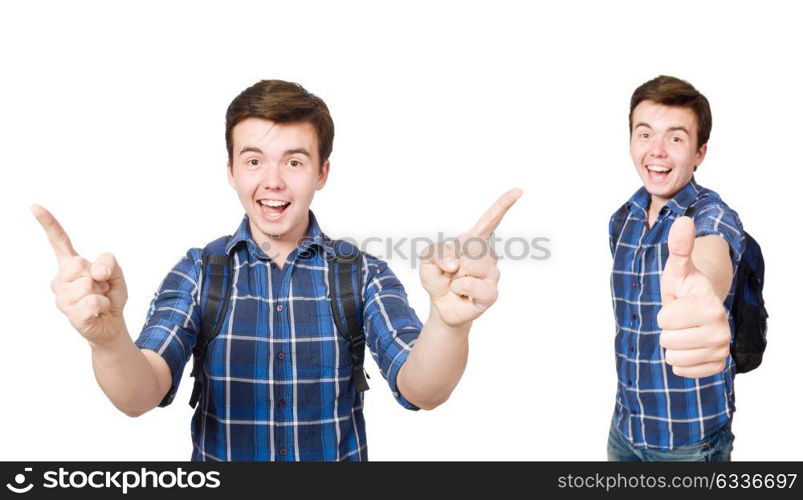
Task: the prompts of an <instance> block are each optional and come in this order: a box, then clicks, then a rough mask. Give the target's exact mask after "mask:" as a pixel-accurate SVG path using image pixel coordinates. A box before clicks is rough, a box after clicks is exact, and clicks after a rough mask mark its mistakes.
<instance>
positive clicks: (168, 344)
mask: <svg viewBox="0 0 803 500" xmlns="http://www.w3.org/2000/svg"><path fill="white" fill-rule="evenodd" d="M200 267H201V251H200V250H199V249H197V248H193V249H191V250H190V251H188V252H187V254H186V255H185V256H184V257H182V258H181V260H180V261H179V262H178V263H177V264H176V265H175V266H174V267H173V269H172V270H171V271H170V272H169V273H168V274H167V276H166V277H165V279H164V280H163V281H162V284H161V285H160V286H159V291H157V292H156V293H155V294H154V297H153V300H152V301H151V305H150V308H149V309H148V314H147V316H146V318H145V325H144V326H143V327H142V332H141V333H140V334H139V338H137V340H136V342H135V344H136V346H137V347H139V348H140V349H150V350H152V351H155V352H156V353H157V354H159V355H160V356H161V357H162V358H164V360H165V361H166V362H167V365H168V366H169V367H170V372H171V375H172V378H173V383H172V385H171V386H170V391H168V393H167V394H166V395H165V397H164V399H162V401H161V402H160V403H159V406H167V405H169V404H170V403H171V402H172V401H173V398H175V396H176V390H177V389H178V385H179V382H180V381H181V375H182V373H183V372H184V365H186V363H187V361H188V360H189V359H190V356H191V355H192V349H193V347H194V346H195V341H196V339H197V338H198V331H199V330H200V321H201V319H200V312H199V306H198V304H199V302H200V286H199V284H200V278H199V277H200Z"/></svg>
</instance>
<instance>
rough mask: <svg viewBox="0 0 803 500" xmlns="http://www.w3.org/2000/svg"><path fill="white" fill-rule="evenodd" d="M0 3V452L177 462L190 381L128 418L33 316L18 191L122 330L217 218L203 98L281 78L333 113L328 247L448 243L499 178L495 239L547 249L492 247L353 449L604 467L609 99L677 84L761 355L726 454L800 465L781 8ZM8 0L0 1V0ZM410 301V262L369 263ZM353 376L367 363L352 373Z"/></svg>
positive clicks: (791, 46)
mask: <svg viewBox="0 0 803 500" xmlns="http://www.w3.org/2000/svg"><path fill="white" fill-rule="evenodd" d="M290 3H291V2H267V1H264V0H263V1H259V2H254V3H242V2H227V3H226V6H225V7H214V8H213V7H210V6H205V5H204V4H203V3H199V2H192V3H190V2H186V3H180V2H159V3H150V2H138V3H136V4H134V3H133V2H132V3H131V4H129V5H128V6H120V5H118V4H117V3H114V4H112V3H106V2H98V3H86V2H61V3H55V2H54V3H52V4H50V3H41V2H26V3H25V4H24V6H23V4H21V3H18V2H17V3H13V4H8V3H5V4H4V6H3V7H2V10H0V51H2V52H0V54H2V76H0V89H2V91H0V106H1V107H0V109H1V111H0V165H1V167H0V168H2V170H1V172H2V173H1V174H0V175H1V176H2V177H0V179H1V180H0V190H1V191H0V203H2V209H1V210H0V214H2V230H3V241H2V245H0V252H1V254H0V262H2V263H3V264H2V265H3V268H4V272H3V277H2V280H3V286H2V288H0V307H2V320H3V321H2V324H3V328H2V331H1V332H0V336H2V341H0V459H2V460H34V459H37V460H186V459H188V458H189V456H190V451H191V444H190V433H189V424H190V417H191V409H190V408H189V406H188V405H187V404H186V401H187V399H188V397H189V392H190V389H191V383H189V379H188V378H186V377H187V376H188V372H189V370H186V371H185V373H184V376H185V379H184V382H183V383H182V386H181V389H180V391H179V394H178V396H177V397H176V401H175V403H174V404H172V405H171V406H169V407H168V408H166V409H157V410H154V411H152V412H150V413H148V414H146V415H145V416H143V417H140V418H137V419H131V418H129V417H126V416H124V415H123V414H122V413H120V412H118V411H117V410H116V409H115V408H114V407H113V406H112V405H111V403H109V402H108V400H107V399H106V398H105V396H104V395H103V394H102V392H101V391H100V389H99V388H98V387H97V385H96V383H95V380H94V377H93V374H92V369H91V364H90V352H89V348H88V346H87V344H86V342H85V341H84V340H83V339H82V338H81V337H80V336H79V335H78V334H77V333H76V332H75V331H74V330H72V328H71V327H70V325H69V323H68V322H67V320H66V318H64V317H63V316H62V315H61V313H60V312H59V311H58V310H57V309H56V307H55V305H54V303H53V295H52V293H51V291H50V287H49V285H50V280H51V279H52V278H53V276H54V275H55V272H56V262H55V259H54V257H53V254H52V251H51V249H50V248H49V246H48V244H47V240H46V239H45V236H44V234H43V232H42V230H41V228H40V227H39V226H38V224H36V221H35V219H34V218H33V216H32V215H31V214H30V212H29V207H30V205H31V204H32V203H41V204H43V205H44V206H46V207H47V208H49V209H51V210H52V211H53V212H54V213H55V214H56V216H57V217H58V218H59V219H60V220H61V222H62V223H63V225H64V226H65V228H66V229H67V231H68V232H69V234H70V235H71V237H72V239H73V243H74V244H75V246H76V249H77V250H78V251H79V252H80V253H81V254H82V255H84V256H85V257H87V258H89V259H90V260H91V259H94V258H95V257H96V256H97V255H98V254H100V253H101V252H104V251H111V252H113V253H114V254H115V255H116V257H117V258H118V259H119V261H120V263H121V265H122V266H123V270H124V272H125V273H126V278H127V283H128V287H129V295H130V299H129V302H128V305H127V309H126V318H127V322H128V324H129V328H130V330H131V332H132V335H135V336H136V335H137V334H138V333H139V329H140V328H141V326H142V323H143V320H144V318H145V313H146V310H147V307H148V304H149V301H150V299H151V297H152V295H153V293H154V291H155V290H156V289H157V287H158V285H159V283H160V282H161V280H162V278H163V277H164V275H165V274H166V273H167V271H169V269H170V268H171V267H172V266H173V264H175V262H176V261H177V260H178V259H179V257H180V256H181V255H183V254H184V252H185V251H186V250H187V249H188V248H190V247H193V246H202V245H203V244H205V243H206V242H208V241H211V240H212V239H213V238H215V237H217V236H220V235H222V234H228V233H230V232H232V231H233V230H234V229H235V228H236V226H237V224H238V223H239V222H240V219H241V216H242V208H241V206H240V204H239V202H238V199H237V198H236V195H235V193H234V191H232V190H231V188H230V187H229V186H228V184H227V182H226V177H225V161H226V154H225V145H224V135H223V133H224V120H223V118H224V112H225V109H226V106H227V105H228V104H229V102H230V101H231V99H233V98H234V97H235V96H236V95H237V93H239V92H240V91H241V90H243V89H244V88H245V87H247V86H249V85H251V84H253V83H254V82H256V81H257V80H259V79H262V78H281V79H285V80H291V81H297V82H300V83H301V84H303V85H304V86H305V87H306V88H307V89H309V90H310V91H312V92H314V93H316V94H318V95H320V96H321V97H323V98H324V100H325V101H326V102H327V103H328V105H329V107H330V109H331V112H332V115H333V117H334V120H335V123H336V139H335V145H334V153H333V155H332V158H331V160H332V172H331V176H330V181H329V183H328V185H327V186H326V187H325V189H324V190H323V191H321V192H320V193H319V194H318V195H317V197H316V199H315V201H314V203H313V209H314V210H315V212H316V214H317V215H318V218H319V220H320V222H321V224H322V226H323V228H324V230H325V231H326V232H327V233H329V234H330V235H332V236H334V237H343V236H354V237H365V236H384V237H401V236H407V237H411V236H420V235H434V234H436V233H437V232H438V231H444V232H446V233H450V234H456V233H458V232H460V231H462V230H464V229H466V228H468V227H469V226H470V225H471V224H473V222H474V220H475V219H476V218H477V217H478V216H479V215H480V214H481V213H482V212H483V211H484V210H485V209H486V207H487V206H488V205H490V203H491V202H492V201H493V200H494V199H496V197H497V196H498V195H499V194H501V193H502V192H504V191H505V190H507V189H508V188H511V187H514V186H518V187H521V188H523V189H524V196H523V197H522V198H521V199H520V200H519V202H518V204H517V205H516V206H515V207H514V208H513V209H512V210H511V211H510V212H509V214H508V216H507V218H506V219H505V220H504V222H503V224H502V226H501V227H500V229H499V231H498V235H499V236H501V237H508V238H509V237H514V236H523V237H527V238H534V237H538V236H544V237H548V238H550V239H551V243H550V244H549V245H548V246H549V248H550V250H551V252H552V258H551V259H549V260H546V261H534V260H528V261H516V262H513V261H503V262H501V263H500V268H501V271H502V280H501V282H500V289H501V294H500V297H499V300H498V302H497V303H496V305H494V307H493V308H492V309H491V310H490V311H489V312H488V313H487V314H486V315H484V316H483V317H482V318H480V319H479V320H478V321H476V323H475V325H474V328H473V329H472V332H471V354H470V359H469V364H468V368H467V371H466V373H465V376H464V377H463V380H462V382H461V384H460V385H459V386H458V388H457V390H456V391H455V392H454V394H453V396H452V398H451V399H450V400H449V401H448V402H447V403H446V404H444V405H443V406H442V407H440V408H438V409H436V410H435V411H432V412H417V413H414V412H408V411H405V410H403V409H401V407H399V406H398V405H397V404H396V403H395V402H394V401H393V399H392V397H391V395H390V391H389V390H388V388H387V385H386V384H384V382H383V381H382V379H381V376H380V375H379V373H378V371H377V369H376V366H375V365H373V364H371V366H370V367H369V369H370V372H371V374H372V375H373V378H372V382H373V384H372V385H373V387H372V389H371V390H370V391H369V392H368V393H367V408H366V411H365V413H366V418H367V421H368V440H369V443H370V446H369V456H370V457H371V458H372V459H373V460H396V459H398V460H414V459H421V460H429V459H432V460H442V459H450V460H475V459H489V460H522V459H526V460H533V459H534V460H604V459H605V444H606V439H607V431H608V425H609V422H610V414H611V411H612V409H613V404H614V394H615V389H616V381H615V371H614V354H613V337H614V325H613V315H612V312H611V303H610V291H609V284H608V277H609V271H610V266H611V258H610V253H609V249H608V240H607V221H608V217H609V216H610V214H611V213H612V212H613V211H614V210H615V209H616V208H617V207H618V206H619V205H620V204H621V203H622V202H623V201H624V200H626V199H627V198H628V197H629V196H630V195H631V194H632V192H634V191H635V190H636V189H637V188H638V187H639V185H640V184H639V179H638V177H637V175H636V173H635V171H634V168H633V166H632V163H631V161H630V158H629V155H628V134H627V112H628V104H629V98H630V94H631V93H632V91H633V89H634V88H635V87H636V86H638V85H639V84H641V83H642V82H644V81H646V80H648V79H650V78H652V77H655V76H657V75H659V74H670V75H675V76H679V77H682V78H684V79H687V80H689V81H691V82H692V83H693V84H694V85H695V86H696V87H697V88H698V89H700V90H701V91H702V92H703V93H705V94H706V95H707V96H708V98H709V99H710V101H711V104H712V108H713V116H714V127H713V134H712V136H711V141H710V143H709V154H708V157H707V159H706V161H705V163H704V164H703V166H702V167H701V168H700V171H699V172H698V175H697V180H698V181H699V182H700V183H701V184H703V185H704V186H706V187H710V188H712V189H714V190H716V191H718V192H719V193H720V194H721V195H722V197H723V198H724V199H725V200H726V201H727V202H728V203H729V204H730V205H731V206H732V207H733V208H734V209H736V210H737V211H738V212H739V214H740V215H741V217H742V220H743V222H744V225H745V227H746V228H747V229H748V231H750V232H751V233H752V234H753V235H754V236H755V237H756V239H757V240H758V241H759V242H760V243H761V244H762V246H763V249H764V255H765V258H766V260H767V264H768V269H767V276H766V283H767V285H766V288H765V294H766V299H767V302H768V307H769V311H770V315H771V318H770V321H771V323H770V343H769V347H768V349H767V353H766V356H765V362H764V365H763V366H762V367H761V368H760V369H759V370H758V371H756V372H754V373H751V374H748V375H740V376H738V377H737V382H736V390H737V407H738V411H737V413H736V416H735V420H734V432H735V434H736V436H737V439H736V442H735V451H734V454H733V458H734V459H736V460H801V459H803V451H801V450H803V435H801V433H800V432H797V430H798V426H799V423H800V418H801V410H803V403H801V398H800V381H801V374H800V368H799V367H800V353H801V352H803V340H801V335H800V333H801V331H800V330H801V329H800V322H799V320H798V315H799V313H800V298H801V297H800V295H801V294H800V287H801V282H802V281H801V280H803V273H801V269H800V265H799V261H800V252H799V248H800V243H801V237H800V233H799V228H800V218H799V217H800V215H799V213H800V212H799V200H800V193H799V190H800V181H801V175H800V169H801V167H803V165H801V155H800V149H801V146H802V145H803V142H801V132H803V128H802V127H801V124H800V116H801V113H802V112H803V98H801V92H800V89H801V88H803V72H801V64H800V48H801V46H803V44H801V41H803V40H801V36H800V35H799V33H800V31H799V26H798V23H797V20H799V19H800V15H799V13H797V12H795V11H794V10H795V9H794V8H793V5H794V3H793V2H789V3H788V4H787V3H780V2H771V1H764V2H760V3H759V2H750V3H746V2H728V3H727V4H722V3H716V4H715V3H714V2H710V3H704V2H699V1H695V2H686V1H675V2H661V3H647V2H642V1H639V2H561V3H559V4H558V3H557V2H549V3H547V2H545V3H544V4H542V5H538V4H534V3H531V2H505V1H493V2H488V1H486V2H413V1H409V0H408V1H405V2H396V3H393V4H390V3H384V2H383V3H379V2H376V3H374V2H364V3H356V2H342V1H339V2H329V3H325V2H321V3H317V2H316V3H313V2H292V4H293V6H292V7H290V6H288V5H289V4H290ZM11 5H13V7H12V6H11ZM390 264H391V267H392V268H393V269H394V270H395V271H396V273H397V275H398V276H399V277H400V279H401V280H402V282H403V283H404V284H405V285H406V287H407V290H408V293H409V295H410V300H411V302H412V304H413V306H414V307H415V308H416V310H417V311H418V313H419V315H420V316H422V317H426V313H427V307H428V302H427V297H426V294H425V292H424V291H423V290H422V289H421V288H420V283H419V280H418V275H417V270H414V269H412V267H411V265H410V262H409V261H406V260H401V259H394V260H392V261H391V262H390ZM371 363H372V362H371Z"/></svg>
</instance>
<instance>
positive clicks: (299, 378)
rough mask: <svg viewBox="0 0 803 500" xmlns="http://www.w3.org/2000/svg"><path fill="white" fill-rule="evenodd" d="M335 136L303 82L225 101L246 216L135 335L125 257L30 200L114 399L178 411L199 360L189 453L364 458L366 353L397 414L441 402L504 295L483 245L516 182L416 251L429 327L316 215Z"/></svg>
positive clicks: (158, 302)
mask: <svg viewBox="0 0 803 500" xmlns="http://www.w3.org/2000/svg"><path fill="white" fill-rule="evenodd" d="M333 138H334V124H333V122H332V119H331V116H330V115H329V110H328V108H327V107H326V105H325V104H324V102H323V101H322V100H321V99H320V98H318V97H317V96H315V95H313V94H310V93H309V92H307V91H306V90H305V89H304V88H302V87H301V86H300V85H297V84H294V83H290V82H284V81H280V80H263V81H261V82H258V83H256V84H255V85H253V86H252V87H249V88H248V89H246V90H245V91H243V92H242V93H241V94H240V95H239V96H237V97H236V98H235V99H234V101H232V103H231V104H230V106H229V108H228V111H227V113H226V146H227V151H228V159H229V161H228V164H227V165H226V169H227V175H228V179H229V183H230V185H231V187H232V188H233V189H234V190H235V191H236V193H237V196H238V198H239V199H240V202H241V204H242V205H243V208H244V211H245V216H244V217H243V219H242V221H241V223H240V225H239V226H238V227H237V229H236V231H235V232H234V233H233V234H232V235H230V236H224V237H221V238H218V239H217V240H215V241H213V242H212V243H210V244H209V245H207V246H206V247H205V248H203V249H200V248H192V249H190V250H189V251H188V252H187V254H186V255H185V256H184V257H183V258H181V259H180V260H179V262H178V263H177V264H176V265H175V267H174V268H173V269H172V270H171V271H170V272H169V273H168V274H167V276H166V277H165V279H164V281H163V282H162V284H161V285H160V287H159V290H158V291H157V293H156V294H155V297H154V299H153V301H152V303H151V307H150V309H149V311H148V314H147V318H146V321H145V325H144V326H143V328H142V330H141V332H140V335H139V337H138V338H137V340H136V342H134V341H133V340H132V338H131V336H130V334H129V330H128V328H127V326H126V323H125V320H124V318H123V308H124V306H125V302H126V299H127V292H126V285H125V280H124V278H123V273H122V271H121V269H120V266H119V265H118V264H117V262H116V261H115V259H114V257H112V256H111V255H110V254H103V255H101V256H100V257H99V258H98V259H96V260H95V261H94V262H90V261H88V260H86V259H84V258H83V257H81V256H79V255H78V253H77V252H76V251H75V249H74V248H73V246H72V244H71V243H70V239H69V238H68V236H67V233H66V232H65V231H64V229H63V228H62V227H61V225H60V224H59V223H58V222H57V221H56V219H55V218H54V217H53V215H51V214H50V213H49V212H48V211H47V210H45V209H44V208H42V207H40V206H34V207H33V208H32V211H33V213H34V215H35V216H36V218H37V220H38V221H39V222H40V223H41V224H42V226H43V227H44V229H45V231H46V233H47V236H48V239H49V240H50V243H51V245H52V247H53V249H54V251H55V253H56V257H57V259H58V266H59V270H58V274H57V276H56V278H55V279H54V280H53V284H52V288H53V292H54V293H55V295H56V304H57V306H58V308H59V309H60V310H61V311H62V312H63V313H64V314H65V315H66V316H67V317H68V318H69V321H70V323H71V324H72V326H73V327H74V328H75V329H76V330H78V332H79V333H80V334H81V335H82V336H83V337H84V338H86V340H87V341H89V343H90V345H91V347H92V363H93V368H94V370H95V375H96V378H97V380H98V383H99V385H100V386H101V388H102V389H103V391H104V392H105V394H106V395H107V396H108V397H109V399H110V400H111V401H112V403H114V405H115V406H116V407H117V408H119V409H120V410H121V411H123V412H124V413H126V414H127V415H130V416H138V415H141V414H143V413H145V412H147V411H149V410H151V409H152V408H154V407H156V406H165V405H168V404H170V403H171V402H172V401H173V398H174V396H175V394H176V389H177V387H178V385H179V383H180V381H181V379H182V373H183V372H184V367H185V365H186V364H187V362H188V361H189V359H190V357H191V356H194V358H195V362H194V366H193V370H192V375H193V376H194V377H195V381H196V385H195V387H194V390H193V397H192V399H191V401H190V405H191V406H192V407H193V408H195V414H194V416H193V420H192V443H193V453H192V459H193V460H216V461H219V460H275V461H299V460H351V461H357V460H367V456H368V455H367V445H366V435H365V420H364V418H363V401H364V391H365V390H366V389H367V388H368V385H367V381H366V380H365V374H364V372H363V365H362V362H363V359H364V351H365V347H366V346H367V347H368V349H369V350H370V352H371V354H372V355H373V357H374V359H375V360H376V362H377V364H378V366H379V369H380V371H381V373H382V375H383V377H385V378H386V379H387V382H388V384H389V386H390V388H391V391H392V393H393V395H394V396H395V397H396V399H397V400H398V402H399V403H400V404H401V405H402V406H403V407H405V408H408V409H413V410H415V409H419V408H423V409H432V408H435V407H436V406H438V405H440V404H442V403H443V402H444V401H446V400H447V399H448V397H449V395H450V394H451V392H452V391H453V390H454V388H455V386H456V385H457V383H458V381H459V380H460V378H461V376H462V374H463V371H464V369H465V365H466V359H467V355H468V332H469V329H470V328H471V325H472V322H473V321H474V320H475V319H477V318H478V317H479V316H480V315H481V314H482V313H483V312H484V311H485V310H486V309H488V307H490V306H491V305H492V304H493V303H494V301H495V300H496V297H497V282H498V280H499V270H498V269H497V266H496V258H495V256H494V255H493V253H492V252H491V251H490V247H489V244H488V239H489V238H490V237H491V233H492V232H493V231H494V230H495V229H496V227H497V226H498V225H499V223H500V222H501V220H502V218H503V216H504V214H505V213H506V212H507V210H508V209H509V208H510V207H511V206H512V205H513V204H514V203H515V202H516V200H517V199H518V197H519V196H520V195H521V191H520V190H518V189H514V190H511V191H509V192H507V193H505V194H503V195H502V196H501V197H500V198H499V199H498V200H497V201H496V202H495V203H494V204H493V205H492V206H491V207H490V208H489V209H488V210H487V212H486V213H485V214H484V215H483V216H482V217H481V218H480V219H479V221H478V222H477V224H476V225H475V226H474V227H472V228H471V229H470V230H469V231H467V232H466V233H464V234H463V235H461V237H460V238H459V239H458V240H457V241H458V243H459V244H457V243H448V244H442V245H437V246H433V247H431V248H429V249H428V250H426V251H425V252H424V253H423V254H422V255H421V262H420V276H421V283H422V285H423V287H424V288H425V289H426V290H427V292H428V293H429V295H430V310H429V316H428V319H427V321H426V323H425V324H422V323H421V321H420V320H419V318H418V316H417V315H416V313H415V311H413V309H412V308H411V307H410V305H409V304H408V302H407V295H406V293H405V290H404V287H403V286H402V284H401V283H400V282H399V280H398V279H397V278H396V276H395V275H394V274H393V272H392V271H391V270H390V268H389V267H388V265H387V264H386V263H385V262H384V261H382V260H380V259H378V258H376V257H374V256H371V255H368V254H366V253H363V252H360V251H358V250H357V249H356V247H354V246H353V245H350V244H348V242H345V241H338V240H332V239H330V238H329V237H327V236H326V235H325V234H324V233H323V232H322V231H321V228H320V226H319V225H318V222H317V219H316V217H315V216H314V215H313V213H312V211H311V210H310V205H311V203H312V199H313V196H314V194H315V192H316V191H318V190H320V189H322V188H323V187H324V185H325V183H326V180H327V177H328V175H329V169H330V164H329V154H330V153H331V151H332V141H333ZM369 208H370V207H369ZM370 209H376V208H375V207H374V208H370ZM353 222H354V223H355V224H357V223H359V219H358V218H355V220H354V221H353Z"/></svg>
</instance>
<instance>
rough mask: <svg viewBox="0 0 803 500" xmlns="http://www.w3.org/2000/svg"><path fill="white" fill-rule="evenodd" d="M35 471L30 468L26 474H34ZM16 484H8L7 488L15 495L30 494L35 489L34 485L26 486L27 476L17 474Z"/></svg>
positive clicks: (27, 468)
mask: <svg viewBox="0 0 803 500" xmlns="http://www.w3.org/2000/svg"><path fill="white" fill-rule="evenodd" d="M32 471H33V469H32V468H30V467H25V472H32ZM14 483H15V484H16V486H15V485H14V484H11V483H6V488H8V489H9V490H11V491H13V492H14V493H28V492H29V491H31V489H32V488H33V484H29V485H24V483H25V474H17V475H16V476H14Z"/></svg>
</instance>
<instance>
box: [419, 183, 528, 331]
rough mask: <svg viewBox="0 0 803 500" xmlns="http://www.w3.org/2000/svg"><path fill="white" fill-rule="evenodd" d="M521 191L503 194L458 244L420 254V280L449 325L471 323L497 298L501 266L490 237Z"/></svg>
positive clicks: (450, 244)
mask: <svg viewBox="0 0 803 500" xmlns="http://www.w3.org/2000/svg"><path fill="white" fill-rule="evenodd" d="M521 194H522V191H521V190H520V189H518V188H517V189H512V190H510V191H508V192H507V193H505V194H503V195H502V196H501V197H500V198H499V199H498V200H497V201H496V202H495V203H494V204H493V205H492V206H491V208H490V209H488V211H487V212H485V214H484V215H483V216H482V217H481V218H480V220H479V221H477V223H476V224H475V225H474V227H472V228H471V229H469V230H468V231H466V232H465V233H463V234H461V235H460V236H459V237H458V238H457V244H455V243H454V242H451V243H440V244H437V245H432V246H430V247H429V248H427V249H426V250H424V251H423V252H422V253H421V255H420V258H421V262H420V276H421V283H422V284H423V286H424V289H425V290H426V291H427V292H428V293H429V295H430V299H431V301H432V304H433V306H434V307H435V309H436V311H437V313H438V315H439V316H440V319H441V321H443V322H444V323H446V324H447V325H450V326H458V325H463V324H465V323H469V322H471V321H472V320H474V319H476V318H477V317H479V316H480V315H481V314H482V313H483V312H484V311H485V310H486V309H488V308H489V307H490V306H491V305H492V304H493V303H494V302H495V301H496V297H497V294H498V290H497V283H498V281H499V269H498V268H497V266H496V256H495V255H494V254H493V252H492V251H491V249H490V244H489V243H488V240H489V239H490V237H491V233H493V231H494V230H495V229H496V227H497V226H498V225H499V223H500V222H502V218H503V217H504V215H505V213H506V212H507V211H508V209H509V208H510V207H511V206H513V204H514V203H515V202H516V200H517V199H518V198H519V196H521Z"/></svg>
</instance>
